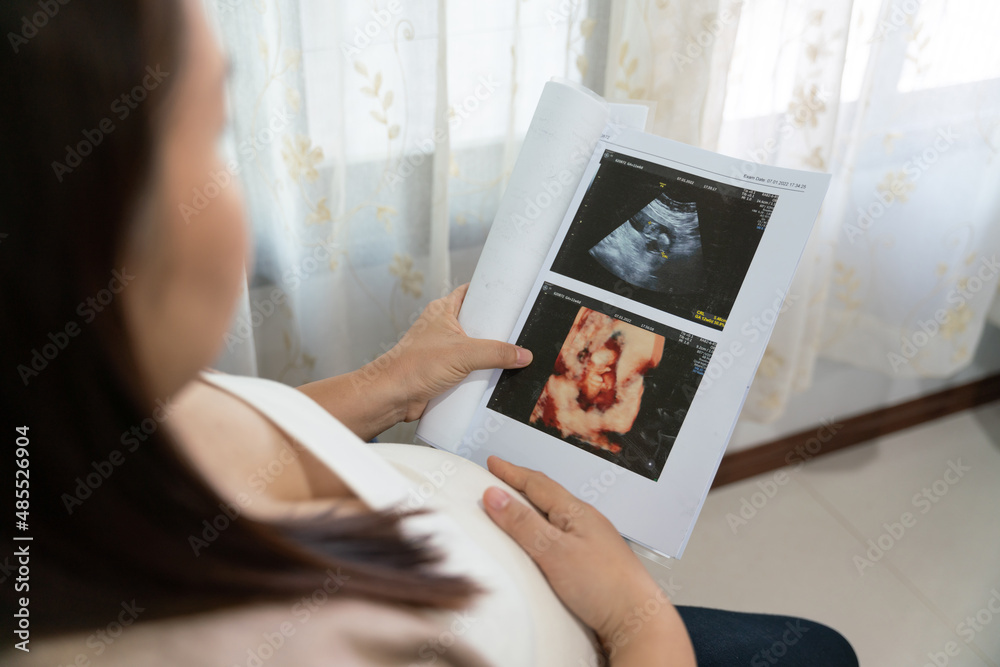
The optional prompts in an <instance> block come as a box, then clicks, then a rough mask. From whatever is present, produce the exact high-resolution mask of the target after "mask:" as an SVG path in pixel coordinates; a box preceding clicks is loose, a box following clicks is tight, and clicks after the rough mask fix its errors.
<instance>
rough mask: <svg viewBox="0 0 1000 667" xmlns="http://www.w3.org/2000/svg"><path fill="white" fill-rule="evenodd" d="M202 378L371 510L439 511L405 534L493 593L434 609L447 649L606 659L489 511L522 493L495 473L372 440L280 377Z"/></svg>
mask: <svg viewBox="0 0 1000 667" xmlns="http://www.w3.org/2000/svg"><path fill="white" fill-rule="evenodd" d="M201 377H202V378H203V379H204V380H205V381H206V382H208V383H209V384H211V385H213V386H215V387H218V388H219V389H222V390H224V391H226V392H228V393H230V394H232V395H233V396H236V397H237V398H240V399H242V400H243V401H245V402H246V403H247V404H249V405H250V406H251V407H253V408H255V409H256V410H258V411H259V412H260V413H261V414H263V415H264V416H265V417H267V418H268V419H270V420H271V421H272V422H273V423H274V424H275V425H276V426H277V427H278V428H279V429H281V430H282V431H283V432H284V433H285V435H287V436H288V437H289V438H291V439H292V440H295V441H296V442H298V443H299V444H301V445H302V446H303V447H305V448H307V449H308V450H309V451H310V452H312V454H313V455H314V456H316V458H318V459H319V460H320V461H322V462H323V463H324V464H326V465H327V466H328V467H329V469H330V470H331V471H332V472H333V473H334V474H336V475H337V476H338V477H339V478H340V479H341V480H342V481H343V482H344V484H346V485H347V486H348V487H349V488H350V489H351V490H352V491H353V492H354V494H355V495H356V496H357V497H358V498H359V499H360V500H361V501H363V502H364V503H365V504H366V505H368V507H370V508H371V509H372V510H387V509H393V508H400V507H401V508H403V509H428V510H431V511H430V512H429V513H427V514H424V515H421V516H416V517H410V518H407V519H406V520H405V521H404V523H403V530H404V532H405V533H406V534H407V535H412V536H418V535H419V536H423V535H429V536H431V543H432V545H433V546H434V547H436V548H437V549H438V550H439V551H440V552H441V553H442V554H444V555H445V560H444V562H442V564H441V566H440V568H439V569H440V571H442V572H446V573H448V574H456V575H460V576H464V577H467V578H469V579H471V580H473V581H475V582H476V583H478V584H479V586H480V587H482V588H483V589H484V590H485V591H486V593H484V594H483V595H480V596H479V597H478V598H476V600H475V601H474V602H473V603H472V604H471V605H470V607H469V608H468V609H466V610H464V611H463V612H459V613H454V612H426V613H428V614H430V615H432V616H434V617H435V620H436V621H437V622H438V623H439V624H440V625H441V626H442V627H444V628H447V632H445V631H444V630H443V631H442V637H441V638H440V640H441V644H442V646H443V647H444V646H445V645H446V644H447V643H448V642H449V641H455V640H456V638H460V639H461V640H462V641H464V642H466V643H468V644H470V645H471V646H473V647H474V648H475V649H477V650H478V651H479V652H480V653H481V654H482V655H483V657H485V658H487V659H488V660H490V661H491V662H493V663H495V664H497V665H517V666H521V665H525V666H527V665H537V666H539V667H550V666H551V667H560V666H565V667H570V666H572V667H580V666H581V665H588V666H589V665H598V664H600V658H599V657H598V656H599V653H598V651H597V647H596V642H595V640H594V636H593V633H592V632H591V631H590V630H589V629H587V628H586V627H585V626H584V625H583V624H582V623H581V622H580V621H579V620H578V619H577V618H576V617H575V616H574V615H573V614H571V613H570V612H569V610H567V609H566V607H565V606H564V605H563V604H562V602H561V601H560V600H559V598H558V597H556V595H555V593H553V591H552V589H551V587H550V586H549V585H548V582H547V581H546V580H545V577H544V575H542V573H541V571H540V570H539V569H538V567H537V566H536V565H535V564H534V562H533V561H532V560H531V558H530V557H529V556H528V555H527V554H526V553H525V552H524V551H523V550H522V549H521V547H520V546H518V545H517V543H516V542H514V541H513V540H512V539H511V538H510V537H509V536H507V534H506V533H504V532H503V531H502V530H501V529H500V528H498V527H497V526H496V525H495V524H494V523H493V521H492V520H491V519H490V518H489V517H488V516H487V515H486V513H485V512H484V510H483V509H482V506H481V504H480V499H481V498H482V494H483V491H484V490H485V489H486V488H487V487H489V486H500V487H504V488H506V489H507V490H508V491H509V492H511V493H512V495H513V496H514V497H519V494H517V492H516V491H514V490H513V489H511V488H510V487H508V486H507V485H506V484H504V483H503V482H501V481H500V480H499V479H497V478H496V477H495V476H493V475H492V474H491V473H490V472H489V471H487V470H484V469H483V468H480V467H479V466H477V465H475V464H474V463H472V462H470V461H467V460H465V459H463V458H461V457H459V456H455V455H453V454H450V453H448V452H444V451H440V450H436V449H432V448H429V447H421V446H418V445H397V444H368V443H365V442H364V441H363V440H361V439H360V438H358V437H357V436H356V435H355V434H354V433H353V432H352V431H351V430H350V429H348V428H347V427H346V426H344V425H343V424H341V423H340V422H339V421H338V420H337V419H336V418H334V417H333V416H332V415H331V414H330V413H328V412H327V411H326V410H324V409H323V408H322V407H321V406H320V405H319V404H318V403H316V402H315V401H313V400H312V399H310V398H309V397H308V396H306V395H305V394H303V393H302V392H300V391H298V390H296V389H293V388H291V387H289V386H287V385H284V384H281V383H279V382H274V381H271V380H263V379H259V378H249V377H240V376H235V375H223V374H220V373H203V374H202V376H201Z"/></svg>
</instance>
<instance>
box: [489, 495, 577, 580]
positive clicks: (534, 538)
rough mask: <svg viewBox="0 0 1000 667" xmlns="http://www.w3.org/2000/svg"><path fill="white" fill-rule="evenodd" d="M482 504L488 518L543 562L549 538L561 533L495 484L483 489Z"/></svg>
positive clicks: (549, 542)
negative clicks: (484, 490)
mask: <svg viewBox="0 0 1000 667" xmlns="http://www.w3.org/2000/svg"><path fill="white" fill-rule="evenodd" d="M483 507H484V508H486V513H487V514H489V515H490V518H491V519H493V521H494V522H495V523H496V524H497V525H498V526H500V528H501V529H503V531H504V532H505V533H507V534H508V535H510V536H511V537H512V538H514V541H515V542H517V543H518V544H519V545H521V548H522V549H524V550H525V551H526V552H528V555H529V556H531V557H532V558H533V559H534V560H535V561H537V562H538V563H539V565H541V564H542V562H541V560H540V559H541V558H542V556H543V555H544V554H545V553H546V551H547V550H548V549H549V547H550V546H551V544H552V540H554V539H558V537H559V536H560V535H561V533H562V531H560V530H559V529H558V528H556V527H555V526H553V525H552V524H550V523H549V522H548V521H546V520H545V518H543V517H542V515H541V514H539V513H538V512H536V511H535V510H533V509H532V508H530V507H528V506H527V505H526V504H525V503H523V502H518V501H517V500H514V499H513V498H512V497H511V496H510V494H508V493H507V492H506V491H504V490H503V489H500V488H498V487H495V486H491V487H490V488H488V489H486V493H484V494H483Z"/></svg>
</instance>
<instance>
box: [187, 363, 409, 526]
mask: <svg viewBox="0 0 1000 667" xmlns="http://www.w3.org/2000/svg"><path fill="white" fill-rule="evenodd" d="M201 378H202V379H203V380H204V381H205V382H208V383H209V384H211V385H212V386H214V387H218V388H219V389H221V390H223V391H225V392H227V393H229V394H231V395H233V396H235V397H237V398H240V399H242V400H243V401H244V402H246V403H248V404H249V405H251V406H252V407H254V408H255V409H256V410H258V411H259V412H260V413H261V414H263V415H264V416H265V417H267V418H268V419H269V420H271V422H273V423H274V424H275V425H276V426H277V427H278V428H279V429H281V430H282V431H284V432H285V434H287V435H288V436H289V437H291V438H292V439H294V440H295V441H297V442H298V443H299V444H301V445H302V446H303V447H305V448H306V449H308V450H309V451H310V452H311V453H312V454H313V455H315V456H316V457H317V458H318V459H319V460H320V461H322V462H323V463H324V464H325V465H326V466H327V467H328V468H330V470H332V471H333V472H334V473H335V474H336V475H337V476H338V477H340V479H341V480H342V481H343V482H344V484H346V485H347V486H348V487H349V488H350V489H351V490H352V491H353V492H354V493H355V495H356V496H357V497H358V498H360V499H361V500H362V501H363V502H364V503H365V504H366V505H368V507H370V508H371V509H373V510H388V509H390V508H393V507H395V506H398V505H400V504H401V503H403V502H404V501H405V500H406V497H407V493H406V491H407V489H409V487H410V481H409V480H408V479H406V477H404V476H403V475H402V473H400V472H399V471H398V470H397V469H396V468H395V467H394V466H393V465H392V464H390V463H389V462H388V461H386V460H385V459H384V458H382V457H381V456H379V455H378V454H377V453H376V452H374V451H372V450H371V449H370V448H369V447H368V445H367V444H366V443H365V442H364V441H363V440H361V438H359V437H358V436H357V435H355V434H354V433H353V432H352V431H351V430H350V429H349V428H347V427H346V426H344V425H343V424H342V423H340V421H338V420H337V419H336V418H335V417H334V416H333V415H331V414H330V413H329V412H327V411H326V410H324V409H323V408H322V407H321V406H320V405H319V404H318V403H316V402H315V401H313V400H312V399H310V398H309V397H308V396H306V395H305V394H303V393H302V392H300V391H298V390H296V389H293V388H292V387H289V386H288V385H284V384H282V383H280V382H275V381H273V380H266V379H262V378H253V377H241V376H238V375H226V374H224V373H214V372H202V373H201Z"/></svg>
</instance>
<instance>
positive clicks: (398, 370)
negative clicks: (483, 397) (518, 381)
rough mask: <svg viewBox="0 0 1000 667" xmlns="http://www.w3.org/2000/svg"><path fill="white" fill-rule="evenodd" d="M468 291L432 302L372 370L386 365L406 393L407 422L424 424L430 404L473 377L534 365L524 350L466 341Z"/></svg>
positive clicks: (498, 344) (467, 287) (464, 287)
mask: <svg viewBox="0 0 1000 667" xmlns="http://www.w3.org/2000/svg"><path fill="white" fill-rule="evenodd" d="M468 289H469V285H468V283H466V284H465V285H462V286H461V287H459V288H457V289H456V290H455V291H453V292H452V293H451V294H449V295H448V296H446V297H442V298H440V299H437V300H435V301H432V302H430V303H429V304H428V305H427V308H425V309H424V312H423V313H421V314H420V318H419V319H418V320H417V321H416V322H414V323H413V326H412V327H410V330H409V331H407V332H406V334H405V335H404V336H403V338H401V339H400V341H399V342H398V343H397V344H396V345H395V347H393V348H392V349H391V350H389V351H388V352H386V353H385V354H383V355H382V356H381V357H379V358H378V359H376V360H375V361H373V362H372V363H371V364H369V366H376V367H378V366H379V365H381V366H382V367H383V368H384V369H385V371H384V372H385V373H386V374H387V375H388V376H390V377H391V378H393V381H394V384H395V385H396V386H397V387H399V388H400V389H401V391H402V396H401V399H402V400H403V402H404V407H405V411H404V413H403V415H404V416H403V419H404V421H413V420H415V419H419V418H420V416H421V415H422V414H423V413H424V408H426V407H427V402H428V401H429V400H430V399H432V398H434V397H435V396H437V395H438V394H441V393H444V392H445V391H447V390H448V389H451V388H452V387H454V386H455V385H456V384H458V383H459V382H461V381H462V380H463V379H465V376H466V375H468V374H469V373H471V372H472V371H476V370H481V369H487V368H522V367H523V366H527V365H528V364H529V363H531V352H529V351H528V350H526V349H524V348H523V347H518V346H516V345H511V344H510V343H504V342H501V341H496V340H482V339H478V338H469V337H468V336H466V335H465V332H464V331H462V327H461V326H460V325H459V323H458V311H459V309H460V308H461V307H462V301H463V300H464V299H465V293H466V292H467V291H468ZM365 370H367V368H366V369H362V372H364V371H365ZM376 372H377V371H376Z"/></svg>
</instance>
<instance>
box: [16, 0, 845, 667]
mask: <svg viewBox="0 0 1000 667" xmlns="http://www.w3.org/2000/svg"><path fill="white" fill-rule="evenodd" d="M43 5H44V6H43ZM46 7H48V8H49V9H46ZM53 8H54V9H53ZM46 11H48V14H45V13H44V12H46ZM40 13H41V14H43V15H44V16H45V17H48V18H46V19H45V20H44V21H43V23H44V26H43V27H40V28H37V29H34V28H32V30H27V28H26V27H25V26H29V27H30V25H31V23H30V22H31V21H35V19H34V18H30V17H35V16H37V15H39V14H40ZM26 17H29V18H26ZM37 22H38V21H35V23H37ZM0 32H2V34H3V35H7V36H8V41H9V42H10V44H9V45H10V47H11V48H9V49H5V51H4V54H3V56H2V59H3V69H2V71H0V75H2V76H0V79H2V80H3V82H4V95H3V101H2V102H0V133H2V136H3V147H4V148H3V159H2V170H3V172H2V174H0V198H2V204H3V209H4V213H3V217H2V219H0V322H2V325H0V326H2V327H3V341H4V342H3V344H2V345H0V362H2V363H0V369H2V371H3V375H2V377H3V379H2V380H0V392H2V393H0V398H2V405H3V410H2V413H3V417H4V425H3V437H4V442H5V443H6V445H13V443H14V442H15V440H16V441H17V442H18V444H19V446H21V447H22V449H24V450H26V451H27V453H28V454H27V460H28V462H29V463H30V465H29V468H28V469H27V470H26V472H24V474H22V475H18V476H17V477H15V475H14V471H13V470H10V469H9V464H8V462H12V461H13V460H14V459H13V455H12V453H11V451H9V450H8V451H7V453H5V455H4V457H3V461H4V466H5V471H4V479H7V480H14V479H17V480H18V481H17V483H16V491H15V494H16V497H17V498H18V499H20V501H23V506H25V507H29V508H30V510H29V511H28V512H27V515H26V516H27V521H26V525H25V526H24V531H23V532H22V533H20V535H19V536H20V537H25V538H26V537H30V538H31V539H30V540H27V539H25V540H21V541H11V540H5V541H4V542H5V546H4V547H3V549H4V551H2V552H0V562H2V564H3V567H4V574H5V579H4V581H3V582H2V586H0V591H2V597H3V603H4V604H3V611H4V613H3V618H4V623H5V624H8V623H11V624H12V626H13V627H11V626H8V625H5V626H4V632H3V636H4V637H5V640H4V645H3V647H2V648H0V662H2V663H3V664H5V665H185V666H191V665H219V666H223V665H224V666H230V665H244V666H246V667H251V666H254V667H260V666H261V665H268V666H271V665H275V666H276V665H296V666H315V665H351V666H353V665H432V664H436V665H476V666H479V665H517V666H520V665H539V666H544V667H549V666H551V665H590V664H595V665H596V664H600V663H601V662H602V661H604V660H609V661H610V663H611V664H613V665H694V664H695V656H696V654H697V657H698V660H699V662H700V663H701V664H704V665H713V664H730V663H732V664H735V663H736V662H740V663H749V662H750V660H752V659H753V658H754V656H755V655H757V654H758V653H759V652H760V650H761V649H762V648H767V647H771V646H772V645H774V643H775V642H776V641H782V639H781V638H782V637H783V636H785V637H786V641H785V643H784V644H783V646H784V648H785V651H784V654H783V658H782V663H783V664H785V665H805V664H809V665H852V664H856V661H854V658H853V653H852V652H851V650H850V647H849V645H848V644H847V643H846V641H844V640H843V638H841V637H840V636H839V635H838V634H837V633H835V632H833V631H832V630H830V629H828V628H825V627H823V626H820V625H817V624H811V623H807V622H805V621H797V620H794V619H786V618H783V617H774V616H755V615H748V614H733V613H729V612H720V611H714V610H705V609H696V608H688V609H682V610H681V613H679V612H678V610H677V609H675V608H674V606H673V605H672V604H671V603H670V601H669V600H668V599H667V598H666V597H665V596H664V594H663V593H662V591H661V590H660V589H659V587H658V586H657V584H656V583H655V582H654V581H653V580H652V578H651V577H650V576H649V575H648V574H647V573H646V571H645V570H644V569H643V567H642V566H641V564H640V563H639V561H638V560H637V559H636V557H635V556H634V555H633V554H632V552H631V551H630V550H629V549H628V547H627V545H626V544H625V543H624V541H623V540H622V539H621V538H620V537H619V536H618V534H617V533H616V532H615V530H614V528H613V527H612V526H611V525H610V524H609V522H608V521H607V520H606V519H605V518H604V517H603V516H601V515H600V514H599V513H598V512H597V511H596V510H594V509H593V508H592V507H590V506H588V505H586V504H585V503H582V502H580V501H578V500H577V499H576V498H575V497H573V496H572V495H571V494H570V493H569V492H567V491H566V490H564V489H563V488H562V487H560V486H559V485H557V484H555V483H553V482H552V481H550V480H548V479H547V478H546V477H545V476H543V475H541V474H539V473H536V472H533V471H530V470H526V469H524V468H519V467H517V466H514V465H511V464H508V463H505V462H503V461H499V460H496V459H493V460H491V462H490V470H489V471H485V470H482V469H480V468H478V467H476V466H473V465H472V464H470V463H468V462H466V461H464V460H463V459H458V458H456V457H451V456H450V455H445V454H442V453H439V452H435V451H433V450H428V449H424V448H417V447H407V446H401V445H395V446H392V445H389V446H374V445H368V444H366V442H365V441H366V440H369V439H371V438H372V437H373V436H374V435H376V434H377V433H379V432H381V431H382V430H384V429H385V428H386V427H388V426H390V425H392V424H393V423H396V422H398V421H401V420H407V421H411V420H414V419H416V418H418V417H419V416H420V415H421V413H422V412H423V410H424V407H425V406H426V403H427V401H428V400H429V399H430V398H432V397H433V396H435V395H437V394H439V393H441V392H443V391H444V390H446V389H447V388H449V387H451V386H453V385H454V384H456V383H457V382H458V381H460V380H461V379H462V378H463V377H464V376H465V375H466V374H468V373H469V372H471V371H472V370H475V369H481V368H491V367H504V368H514V367H520V366H524V365H527V364H528V363H530V360H531V355H530V353H529V352H528V351H526V350H521V349H518V348H516V347H514V346H512V345H507V344H504V343H498V342H495V341H477V340H472V339H469V338H467V337H466V336H465V335H464V334H463V332H462V330H461V328H460V327H459V326H458V323H457V319H456V314H457V312H458V309H459V307H460V305H461V301H462V298H463V294H464V291H463V289H461V288H460V289H458V290H456V291H455V292H454V293H453V294H451V295H450V296H449V297H446V298H444V299H442V300H439V301H437V302H434V303H433V304H431V306H430V307H429V308H428V309H427V311H426V312H425V313H424V314H423V315H422V317H421V319H420V320H419V321H418V322H417V324H416V325H415V326H414V327H413V329H412V330H411V331H410V332H409V333H408V334H407V336H406V338H404V340H403V341H402V343H401V345H400V348H399V354H391V355H390V357H389V361H388V362H387V363H386V364H381V365H378V366H372V367H371V368H368V369H363V370H365V371H367V372H364V373H362V372H361V371H359V372H358V373H359V374H349V375H346V376H340V377H335V378H330V379H327V380H324V381H320V382H316V383H313V384H310V385H307V386H305V387H301V388H300V389H298V390H297V389H292V388H290V387H286V386H284V385H280V384H277V383H274V382H269V381H266V380H257V379H250V378H238V377H230V376H225V375H221V374H215V373H210V372H206V371H204V369H205V367H206V366H207V365H209V364H210V363H211V362H212V360H213V359H214V358H215V357H216V355H217V354H218V352H219V350H220V348H221V346H222V343H223V339H224V335H225V333H226V331H227V327H228V323H229V321H230V318H231V317H232V314H233V312H234V309H235V303H236V300H237V298H238V296H239V294H240V290H241V282H242V280H243V278H242V276H243V272H244V266H245V264H246V262H247V261H248V254H249V253H248V242H247V236H248V235H247V230H246V222H245V219H244V212H243V208H242V204H241V199H240V195H239V193H238V190H237V188H236V187H235V186H231V187H229V188H226V189H223V190H222V191H221V193H220V194H219V196H218V197H216V198H214V199H213V200H212V201H211V203H210V205H209V206H208V208H206V209H205V210H204V211H202V212H201V214H200V215H199V216H198V217H197V219H196V220H192V221H191V223H190V224H187V222H186V221H185V219H184V216H183V215H182V213H181V209H180V205H181V204H184V203H186V202H188V201H189V200H190V197H191V193H192V192H193V191H194V190H195V189H197V188H200V187H202V186H203V185H204V184H205V183H207V182H210V179H211V174H212V173H214V172H217V171H219V170H221V169H223V168H224V166H223V164H222V162H221V160H220V158H219V156H218V155H217V153H216V145H217V143H218V141H217V140H218V137H219V134H220V131H221V130H222V128H223V126H224V123H225V104H224V93H223V91H224V82H225V76H226V65H225V60H224V58H223V57H222V55H221V53H220V51H219V48H218V46H217V44H216V43H215V42H214V40H213V37H212V35H211V32H210V30H209V28H208V26H207V22H206V19H205V17H204V16H203V15H202V12H201V8H200V3H199V2H198V1H197V0H86V1H83V0H77V1H76V2H64V1H63V0H60V1H59V2H55V1H54V0H52V1H50V2H41V3H39V2H38V1H37V0H7V1H6V2H4V3H3V7H2V9H0ZM136 86H141V87H142V89H143V90H144V91H145V92H144V93H143V97H144V98H145V99H144V100H143V101H141V103H135V99H134V96H133V97H130V98H129V99H131V100H132V102H133V103H132V104H126V103H125V102H122V104H125V106H121V105H117V104H116V103H117V102H119V101H121V100H122V99H123V98H122V96H123V94H124V95H126V96H128V95H129V91H133V90H137V89H136ZM112 105H116V107H115V108H118V109H119V110H120V111H121V110H125V109H127V110H128V113H127V114H120V113H114V112H110V111H109V109H110V108H112ZM123 116H124V117H123ZM358 378H364V382H361V383H358V382H355V380H358ZM359 386H361V387H362V388H361V389H360V390H359V389H357V388H356V387H359ZM25 443H27V444H25ZM6 445H5V446H6ZM15 494H5V495H7V497H8V498H10V497H11V496H12V495H15ZM527 501H530V504H529V503H528V502H527ZM11 544H13V545H14V546H13V547H11V546H9V545H11ZM12 552H13V553H12ZM15 568H17V569H16V570H15ZM15 571H16V572H17V574H16V575H15V574H11V573H12V572H15ZM15 614H16V616H15ZM681 614H683V618H682V615H681ZM793 622H794V623H798V624H799V625H795V626H793ZM793 627H794V628H797V629H796V632H797V633H798V634H795V635H794V636H792V635H789V634H788V633H789V632H791V630H789V629H788V628H793ZM782 633H785V635H782Z"/></svg>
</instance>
